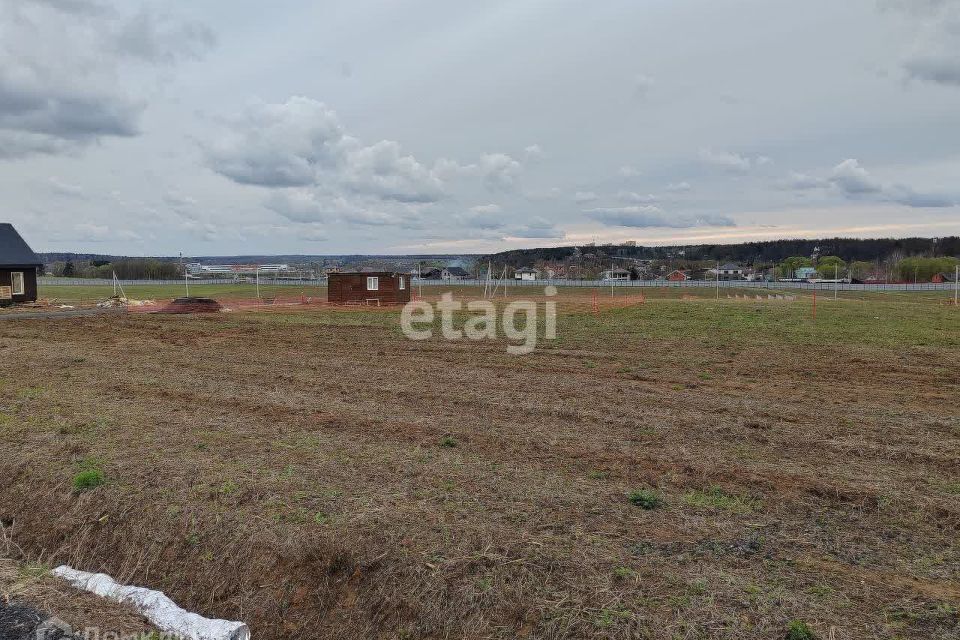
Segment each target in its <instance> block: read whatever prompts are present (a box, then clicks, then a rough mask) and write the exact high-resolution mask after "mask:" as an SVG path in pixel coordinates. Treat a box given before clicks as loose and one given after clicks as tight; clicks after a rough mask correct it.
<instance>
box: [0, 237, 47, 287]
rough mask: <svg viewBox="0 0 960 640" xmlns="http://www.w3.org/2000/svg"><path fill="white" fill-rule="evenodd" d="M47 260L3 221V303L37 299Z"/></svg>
mask: <svg viewBox="0 0 960 640" xmlns="http://www.w3.org/2000/svg"><path fill="white" fill-rule="evenodd" d="M42 268H43V262H42V261H41V260H40V258H39V257H37V254H35V253H34V252H33V250H32V249H31V248H30V247H29V246H27V243H26V242H24V241H23V238H21V237H20V234H19V233H17V230H16V229H14V228H13V225H12V224H10V223H8V222H0V305H8V304H13V303H14V302H35V301H36V299H37V270H39V269H42Z"/></svg>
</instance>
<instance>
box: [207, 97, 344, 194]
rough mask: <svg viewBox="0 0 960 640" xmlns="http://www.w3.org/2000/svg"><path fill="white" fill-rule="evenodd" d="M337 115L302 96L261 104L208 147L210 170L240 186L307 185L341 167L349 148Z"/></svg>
mask: <svg viewBox="0 0 960 640" xmlns="http://www.w3.org/2000/svg"><path fill="white" fill-rule="evenodd" d="M351 143H355V142H354V141H352V140H349V139H347V138H346V134H345V132H344V129H343V126H342V125H341V124H340V121H339V119H338V118H337V114H336V113H335V112H334V111H333V110H332V109H330V108H328V107H327V106H326V105H325V104H323V103H322V102H317V101H316V100H311V99H309V98H304V97H300V96H294V97H291V98H290V99H289V100H287V101H286V102H285V103H283V104H266V103H256V104H252V105H250V106H249V107H247V108H246V109H245V110H244V111H243V113H241V114H240V115H239V116H236V117H234V118H232V119H231V120H229V121H228V122H227V127H226V128H225V130H224V131H223V132H222V133H221V134H220V135H219V136H217V137H216V138H215V139H213V140H212V141H210V142H208V143H206V144H205V151H206V154H207V159H208V162H209V164H210V167H211V168H212V169H213V170H214V171H216V172H217V173H219V174H221V175H223V176H225V177H227V178H229V179H231V180H233V181H234V182H238V183H240V184H254V185H260V186H266V187H292V186H307V185H311V184H314V183H315V182H316V181H317V178H318V173H319V172H320V171H321V170H322V169H333V168H336V167H337V166H338V165H339V164H340V162H341V159H342V156H343V154H344V152H345V147H346V146H347V145H348V144H351Z"/></svg>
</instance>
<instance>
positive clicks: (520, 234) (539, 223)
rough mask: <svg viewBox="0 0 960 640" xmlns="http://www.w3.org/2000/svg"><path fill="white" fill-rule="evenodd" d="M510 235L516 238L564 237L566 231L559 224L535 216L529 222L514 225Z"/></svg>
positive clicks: (509, 232) (508, 233)
mask: <svg viewBox="0 0 960 640" xmlns="http://www.w3.org/2000/svg"><path fill="white" fill-rule="evenodd" d="M507 235H508V236H511V237H514V238H543V239H547V238H563V237H564V233H563V231H561V230H560V229H558V228H557V226H556V225H555V224H554V223H553V222H551V221H549V220H547V219H546V218H542V217H539V216H538V217H535V218H533V219H531V220H530V222H529V223H527V224H525V225H522V226H518V227H512V228H511V229H510V230H509V231H508V232H507Z"/></svg>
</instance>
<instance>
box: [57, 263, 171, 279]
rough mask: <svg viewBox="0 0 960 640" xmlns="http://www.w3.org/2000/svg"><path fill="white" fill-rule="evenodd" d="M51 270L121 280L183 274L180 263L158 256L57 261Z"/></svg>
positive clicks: (63, 273)
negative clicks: (158, 257) (115, 277)
mask: <svg viewBox="0 0 960 640" xmlns="http://www.w3.org/2000/svg"><path fill="white" fill-rule="evenodd" d="M49 271H51V272H52V273H53V275H55V276H60V277H64V278H112V277H113V274H114V273H116V274H117V277H118V278H120V279H121V280H169V279H173V278H179V277H181V276H183V272H182V271H181V270H180V265H179V264H177V263H176V262H171V261H168V260H158V259H156V258H121V259H118V260H113V261H106V260H68V261H56V262H53V263H52V264H51V265H49Z"/></svg>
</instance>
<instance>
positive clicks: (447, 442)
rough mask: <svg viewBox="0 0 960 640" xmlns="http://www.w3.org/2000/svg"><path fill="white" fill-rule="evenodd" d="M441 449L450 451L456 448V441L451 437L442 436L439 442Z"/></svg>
mask: <svg viewBox="0 0 960 640" xmlns="http://www.w3.org/2000/svg"><path fill="white" fill-rule="evenodd" d="M440 446H441V447H446V448H447V449H452V448H453V447H455V446H457V441H456V440H455V439H454V437H453V436H443V440H441V441H440Z"/></svg>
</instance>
